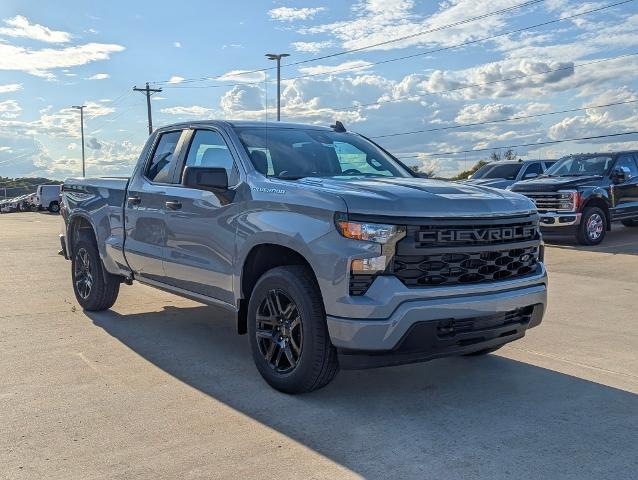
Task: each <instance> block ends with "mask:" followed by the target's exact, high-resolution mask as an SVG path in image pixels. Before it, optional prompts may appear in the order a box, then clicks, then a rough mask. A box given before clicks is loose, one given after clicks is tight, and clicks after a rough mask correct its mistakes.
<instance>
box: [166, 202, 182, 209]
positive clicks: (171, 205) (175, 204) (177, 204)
mask: <svg viewBox="0 0 638 480" xmlns="http://www.w3.org/2000/svg"><path fill="white" fill-rule="evenodd" d="M166 208H168V209H169V210H179V209H181V208H182V202H180V201H178V200H169V201H167V202H166Z"/></svg>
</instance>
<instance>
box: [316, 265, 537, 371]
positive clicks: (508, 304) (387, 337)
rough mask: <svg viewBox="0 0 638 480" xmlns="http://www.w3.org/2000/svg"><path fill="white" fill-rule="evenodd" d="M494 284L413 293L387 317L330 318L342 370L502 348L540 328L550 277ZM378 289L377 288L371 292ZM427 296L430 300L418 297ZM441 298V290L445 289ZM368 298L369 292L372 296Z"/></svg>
mask: <svg viewBox="0 0 638 480" xmlns="http://www.w3.org/2000/svg"><path fill="white" fill-rule="evenodd" d="M516 283H517V282H511V284H510V285H508V286H509V287H510V288H507V289H502V288H501V286H499V287H496V286H494V285H492V286H493V287H495V288H494V290H492V291H491V292H489V291H484V292H481V293H479V292H476V293H474V294H472V293H467V291H466V293H463V292H462V291H460V290H458V291H457V292H458V293H457V295H450V294H449V293H450V292H449V289H447V290H448V291H446V292H445V293H446V294H445V295H439V296H437V295H436V289H435V288H433V289H428V288H424V289H412V291H413V296H412V297H411V298H407V297H403V299H402V301H401V303H400V304H398V306H397V307H396V308H395V309H394V311H393V312H392V313H391V314H390V315H389V316H388V317H385V318H378V319H371V318H366V319H362V318H358V319H353V318H343V317H337V316H334V315H328V316H327V323H328V330H329V332H330V337H331V340H332V343H333V345H334V346H335V347H336V348H337V350H338V352H339V357H340V363H341V366H342V368H345V369H350V368H367V367H378V366H384V365H397V364H402V363H412V362H418V361H425V360H431V359H434V358H440V357H445V356H452V355H461V354H465V353H471V352H475V351H479V350H483V349H486V348H492V347H495V346H498V345H502V344H505V343H508V342H511V341H513V340H516V339H518V338H521V337H523V336H524V335H525V332H526V330H527V329H528V328H532V327H535V326H537V325H538V324H540V323H541V321H542V318H543V314H544V312H545V308H546V304H547V275H546V273H545V271H544V269H543V271H542V273H541V274H540V275H536V276H535V277H534V278H533V280H532V279H528V280H526V281H525V282H518V283H519V284H520V283H522V285H518V286H517V285H516ZM372 288H374V285H373V287H372ZM418 292H427V297H426V298H424V296H423V295H422V296H420V297H419V296H418V295H419V294H418ZM441 292H442V293H443V290H441ZM368 294H370V292H368Z"/></svg>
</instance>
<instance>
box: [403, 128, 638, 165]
mask: <svg viewBox="0 0 638 480" xmlns="http://www.w3.org/2000/svg"><path fill="white" fill-rule="evenodd" d="M636 134H638V131H633V132H623V133H610V134H607V135H592V136H588V137H579V138H566V139H563V140H548V141H545V142H536V143H521V144H518V145H506V146H497V147H489V148H473V149H469V150H457V151H454V152H430V153H417V154H414V155H404V156H398V157H397V158H399V159H404V158H421V157H433V156H435V155H441V156H443V155H457V154H459V153H474V152H487V151H490V150H501V149H504V148H521V147H536V146H541V145H554V144H556V143H565V142H578V141H582V140H597V139H600V138H611V137H621V136H623V135H636Z"/></svg>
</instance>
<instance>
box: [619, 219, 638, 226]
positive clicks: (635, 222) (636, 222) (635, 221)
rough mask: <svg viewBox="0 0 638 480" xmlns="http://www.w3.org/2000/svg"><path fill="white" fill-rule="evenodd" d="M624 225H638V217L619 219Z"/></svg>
mask: <svg viewBox="0 0 638 480" xmlns="http://www.w3.org/2000/svg"><path fill="white" fill-rule="evenodd" d="M620 223H622V224H623V225H624V226H625V227H638V218H630V219H628V220H621V222H620Z"/></svg>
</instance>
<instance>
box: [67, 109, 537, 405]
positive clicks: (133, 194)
mask: <svg viewBox="0 0 638 480" xmlns="http://www.w3.org/2000/svg"><path fill="white" fill-rule="evenodd" d="M63 195H64V202H63V214H64V215H63V218H64V219H65V224H66V234H65V235H63V236H62V247H63V251H64V252H66V256H67V258H70V259H71V260H72V280H73V288H74V290H75V295H76V298H77V300H78V302H79V303H80V305H82V307H84V308H85V309H87V310H102V309H106V308H109V307H111V306H112V305H113V303H114V302H115V300H116V298H117V295H118V291H119V288H120V284H121V283H122V282H125V283H130V282H132V281H133V280H137V281H139V282H141V283H145V284H147V285H151V286H154V287H158V288H161V289H164V290H168V291H170V292H173V293H176V294H178V295H183V296H185V297H189V298H193V299H196V300H199V301H201V302H205V303H209V304H214V305H219V306H221V307H223V308H224V309H226V310H227V311H228V312H229V313H230V314H231V315H232V316H233V318H234V320H235V321H236V322H237V327H238V331H239V333H246V332H247V333H248V334H249V342H250V346H251V349H252V354H253V358H254V361H255V364H256V366H257V368H258V370H259V372H260V373H261V375H262V376H263V377H264V378H265V379H266V381H267V382H268V383H270V385H272V386H273V387H274V388H277V389H279V390H282V391H285V392H292V393H297V392H307V391H310V390H314V389H316V388H319V387H321V386H323V385H325V384H327V383H328V382H329V381H330V380H331V379H332V378H333V377H334V375H335V373H336V372H337V370H338V368H339V366H341V367H342V368H362V367H372V366H381V365H393V364H399V363H406V362H415V361H423V360H430V359H433V358H438V357H444V356H450V355H471V354H482V353H488V352H490V351H493V350H495V349H497V348H499V347H501V346H502V345H504V344H505V343H508V342H511V341H513V340H516V339H518V338H521V337H522V336H523V335H525V332H526V331H527V329H529V328H531V327H534V326H536V325H538V324H539V323H540V322H541V319H542V317H543V312H544V311H545V303H546V296H547V276H546V273H545V268H544V265H543V246H542V243H541V237H540V233H539V230H538V214H537V212H536V209H535V208H534V205H533V203H532V202H531V201H530V200H529V199H527V198H525V197H524V196H522V195H518V194H515V193H511V192H507V191H504V190H495V189H490V188H484V187H476V186H468V185H460V184H453V183H446V182H441V181H435V180H425V179H422V178H417V177H415V174H413V173H412V172H411V171H410V169H409V168H407V167H406V166H404V165H403V164H402V163H400V162H399V161H398V160H396V159H395V158H394V157H393V156H392V155H390V154H389V153H388V152H386V151H385V150H384V149H382V148H381V147H379V146H377V145H376V144H374V143H373V142H371V141H369V140H367V139H366V138H364V137H362V136H360V135H357V134H354V133H350V132H347V131H346V130H345V128H343V126H342V125H341V124H339V123H337V124H336V125H334V126H333V127H332V128H325V127H317V126H309V125H294V124H284V123H277V124H264V123H255V122H252V123H251V122H221V121H209V122H199V123H188V124H178V125H171V126H168V127H165V128H161V129H159V130H157V131H156V132H155V133H154V134H153V135H152V136H151V137H150V138H149V140H148V142H147V144H146V146H145V147H144V150H143V151H142V154H141V156H140V158H139V160H138V163H137V166H136V167H135V169H134V171H133V175H132V176H131V178H130V179H113V178H110V179H109V178H104V179H68V180H66V181H65V184H64V190H63Z"/></svg>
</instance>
